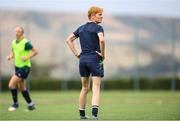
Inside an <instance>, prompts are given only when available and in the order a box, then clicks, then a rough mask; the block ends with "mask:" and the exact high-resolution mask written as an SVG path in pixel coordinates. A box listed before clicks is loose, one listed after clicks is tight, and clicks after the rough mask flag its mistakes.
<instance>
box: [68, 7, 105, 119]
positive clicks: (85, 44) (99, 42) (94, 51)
mask: <svg viewBox="0 0 180 121" xmlns="http://www.w3.org/2000/svg"><path fill="white" fill-rule="evenodd" d="M102 13H103V9H102V8H100V7H96V6H93V7H91V8H89V10H88V18H89V21H88V22H87V23H85V24H83V25H81V26H80V27H79V28H77V29H76V30H75V31H74V32H73V33H72V34H71V35H69V36H68V38H67V40H66V42H67V45H68V46H69V48H70V49H71V51H72V53H73V54H74V55H75V56H76V57H77V58H79V59H80V61H79V72H80V76H81V83H82V89H81V92H80V96H79V113H80V119H88V118H89V117H88V116H87V115H86V114H85V108H86V97H87V93H88V90H89V77H90V76H92V93H93V95H92V119H94V120H98V108H99V102H100V84H101V78H102V77H103V76H104V69H103V60H104V59H105V39H104V30H103V27H102V26H100V25H99V24H100V23H101V22H102V19H103V14H102ZM77 38H79V40H80V45H81V53H78V52H77V49H76V48H75V46H74V43H73V41H74V40H75V39H77Z"/></svg>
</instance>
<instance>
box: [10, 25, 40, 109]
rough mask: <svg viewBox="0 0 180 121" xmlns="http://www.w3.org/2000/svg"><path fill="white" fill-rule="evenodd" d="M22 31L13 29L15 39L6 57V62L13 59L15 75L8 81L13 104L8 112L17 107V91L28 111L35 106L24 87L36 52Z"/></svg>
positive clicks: (17, 28) (19, 28)
mask: <svg viewBox="0 0 180 121" xmlns="http://www.w3.org/2000/svg"><path fill="white" fill-rule="evenodd" d="M23 34H24V29H23V28H22V27H20V26H18V27H16V28H15V36H16V39H14V40H12V44H11V49H12V51H11V53H10V54H9V55H8V56H7V59H8V60H11V59H14V64H15V73H14V75H13V76H12V77H11V79H10V81H9V85H8V86H9V89H10V91H11V94H12V99H13V104H12V106H10V107H9V109H8V110H9V111H15V110H16V109H17V108H18V107H19V103H18V96H17V95H18V91H17V88H16V87H17V86H18V88H19V90H20V91H21V92H22V95H23V97H24V99H25V100H26V102H27V104H28V107H27V109H28V110H34V109H35V106H34V103H33V101H32V100H31V97H30V94H29V91H28V90H27V88H26V85H25V79H26V78H27V77H28V74H29V72H30V68H31V60H30V59H31V58H33V57H34V56H35V55H37V53H38V52H37V50H36V49H35V48H34V47H33V45H32V44H31V43H30V42H29V41H28V40H27V39H26V38H25V37H24V36H23Z"/></svg>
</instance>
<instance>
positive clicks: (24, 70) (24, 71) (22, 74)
mask: <svg viewBox="0 0 180 121" xmlns="http://www.w3.org/2000/svg"><path fill="white" fill-rule="evenodd" d="M29 72H30V67H28V66H24V67H21V68H19V67H15V75H16V76H18V77H19V78H22V79H26V78H27V77H28V75H29Z"/></svg>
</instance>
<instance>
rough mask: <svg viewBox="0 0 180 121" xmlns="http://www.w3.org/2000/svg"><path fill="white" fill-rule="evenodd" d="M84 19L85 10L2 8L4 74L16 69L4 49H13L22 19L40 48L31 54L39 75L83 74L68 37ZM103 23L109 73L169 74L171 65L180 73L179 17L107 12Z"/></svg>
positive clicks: (0, 41) (0, 40)
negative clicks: (37, 52)
mask: <svg viewBox="0 0 180 121" xmlns="http://www.w3.org/2000/svg"><path fill="white" fill-rule="evenodd" d="M86 21H87V17H86V15H83V14H79V13H50V12H49V13H47V12H46V13H43V12H35V11H34V12H32V11H24V12H21V11H5V10H3V11H0V48H1V53H0V60H1V72H2V74H3V75H10V74H11V73H13V69H12V68H13V64H12V62H8V61H6V55H7V54H8V53H9V51H10V50H11V49H10V43H11V40H12V39H13V38H14V28H15V26H17V25H20V26H23V27H24V28H25V36H26V37H27V38H29V40H30V41H31V42H32V43H33V45H34V46H35V47H36V48H37V49H38V51H39V55H38V56H37V57H36V58H34V59H33V63H34V64H33V69H34V73H35V74H36V75H37V76H38V75H42V76H43V75H47V76H51V77H55V78H74V77H75V78H76V77H79V74H78V59H76V58H75V57H74V55H73V54H72V53H71V52H70V50H69V49H68V48H67V46H66V43H65V39H66V37H67V36H68V35H69V34H71V33H72V32H73V31H75V29H76V28H77V27H78V26H79V25H81V24H84V23H85V22H86ZM102 26H103V27H104V30H105V38H106V60H105V62H104V63H105V75H106V78H111V77H127V76H132V75H135V74H137V73H136V72H138V75H142V76H150V77H154V76H171V75H172V71H175V72H176V73H177V74H178V76H180V54H179V53H180V48H179V47H180V19H173V18H153V17H142V16H138V17H137V16H121V15H116V16H111V15H105V16H104V21H103V23H102ZM172 40H174V43H173V41H172ZM78 41H79V40H77V41H76V45H77V47H78V48H79V42H78ZM172 47H174V50H173V48H172ZM79 51H80V48H79ZM173 54H174V56H173ZM173 57H174V59H173ZM173 62H174V63H175V64H176V65H173Z"/></svg>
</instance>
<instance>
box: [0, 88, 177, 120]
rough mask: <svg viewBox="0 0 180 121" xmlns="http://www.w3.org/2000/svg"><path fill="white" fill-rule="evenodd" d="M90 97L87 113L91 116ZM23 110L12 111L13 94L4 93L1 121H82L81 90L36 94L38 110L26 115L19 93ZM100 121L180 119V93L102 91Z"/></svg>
mask: <svg viewBox="0 0 180 121" xmlns="http://www.w3.org/2000/svg"><path fill="white" fill-rule="evenodd" d="M91 96H92V93H91V92H90V93H89V94H88V104H87V107H86V114H87V115H89V116H91V100H90V99H91ZM18 97H19V103H20V107H19V108H18V110H16V111H15V112H9V111H8V107H9V106H10V104H11V103H12V100H11V96H10V92H1V93H0V120H3V121H4V120H79V112H78V97H79V92H78V91H65V92H64V91H45V92H43V91H42V92H38V91H36V92H35V91H32V92H31V97H32V99H33V100H34V102H35V103H36V110H34V111H30V112H26V111H24V110H25V109H26V103H25V101H24V100H23V98H22V95H21V94H20V93H19V96H18ZM99 119H100V120H108V121H111V120H178V119H180V92H171V91H102V92H101V105H100V109H99Z"/></svg>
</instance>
